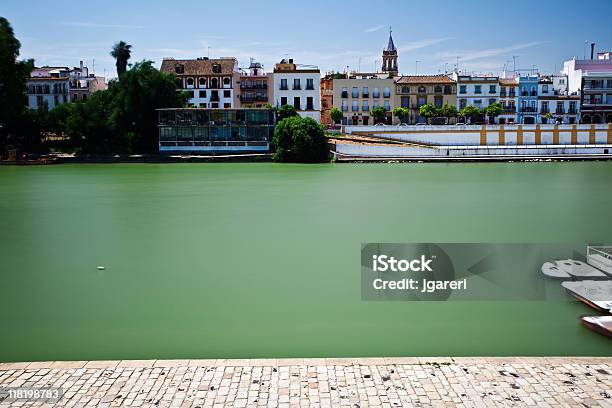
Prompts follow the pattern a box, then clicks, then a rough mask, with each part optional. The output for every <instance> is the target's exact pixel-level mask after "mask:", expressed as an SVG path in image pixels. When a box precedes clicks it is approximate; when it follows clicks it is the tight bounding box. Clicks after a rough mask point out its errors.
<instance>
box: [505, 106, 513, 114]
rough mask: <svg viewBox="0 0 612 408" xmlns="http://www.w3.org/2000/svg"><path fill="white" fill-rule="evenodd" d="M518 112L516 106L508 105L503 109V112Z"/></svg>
mask: <svg viewBox="0 0 612 408" xmlns="http://www.w3.org/2000/svg"><path fill="white" fill-rule="evenodd" d="M515 112H516V108H515V107H514V106H512V107H510V106H506V107H505V108H503V109H502V113H515Z"/></svg>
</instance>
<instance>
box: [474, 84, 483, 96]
mask: <svg viewBox="0 0 612 408" xmlns="http://www.w3.org/2000/svg"><path fill="white" fill-rule="evenodd" d="M474 93H477V94H479V93H482V85H474Z"/></svg>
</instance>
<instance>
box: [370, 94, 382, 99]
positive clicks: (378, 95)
mask: <svg viewBox="0 0 612 408" xmlns="http://www.w3.org/2000/svg"><path fill="white" fill-rule="evenodd" d="M372 98H374V99H377V98H380V94H379V93H373V94H372Z"/></svg>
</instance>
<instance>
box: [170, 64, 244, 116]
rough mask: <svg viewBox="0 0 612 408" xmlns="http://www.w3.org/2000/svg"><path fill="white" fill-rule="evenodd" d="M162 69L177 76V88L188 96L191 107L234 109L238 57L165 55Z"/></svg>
mask: <svg viewBox="0 0 612 408" xmlns="http://www.w3.org/2000/svg"><path fill="white" fill-rule="evenodd" d="M160 70H161V71H162V72H168V73H173V74H175V75H176V76H177V78H178V87H179V88H180V89H181V90H182V91H184V92H187V93H188V95H189V100H188V101H187V102H188V105H189V106H192V107H196V108H211V109H219V108H224V109H231V108H234V107H235V106H236V105H237V103H236V102H237V98H238V96H237V94H238V93H237V92H235V89H236V88H237V87H238V84H239V83H240V70H239V69H238V61H237V60H236V58H218V59H209V58H206V57H202V58H197V59H188V60H187V59H184V60H177V59H173V58H164V60H163V61H162V65H161V69H160Z"/></svg>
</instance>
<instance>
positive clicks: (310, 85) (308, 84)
mask: <svg viewBox="0 0 612 408" xmlns="http://www.w3.org/2000/svg"><path fill="white" fill-rule="evenodd" d="M306 89H308V90H310V91H312V90H313V89H314V80H313V79H312V78H306Z"/></svg>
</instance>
